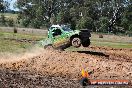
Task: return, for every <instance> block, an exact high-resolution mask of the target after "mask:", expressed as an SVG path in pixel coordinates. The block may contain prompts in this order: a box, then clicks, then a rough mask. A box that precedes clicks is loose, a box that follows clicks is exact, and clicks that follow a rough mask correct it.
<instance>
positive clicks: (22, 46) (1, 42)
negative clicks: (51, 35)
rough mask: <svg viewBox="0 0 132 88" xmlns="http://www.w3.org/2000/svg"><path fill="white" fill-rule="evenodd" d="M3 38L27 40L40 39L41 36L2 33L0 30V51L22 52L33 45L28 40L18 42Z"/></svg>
mask: <svg viewBox="0 0 132 88" xmlns="http://www.w3.org/2000/svg"><path fill="white" fill-rule="evenodd" d="M5 38H7V39H8V38H10V39H16V40H17V39H18V40H21V39H27V40H41V39H43V38H44V37H43V36H35V35H27V34H15V33H4V32H0V52H18V53H19V52H20V53H21V52H24V51H26V49H28V48H31V47H32V46H33V44H32V43H29V42H18V41H10V40H5Z"/></svg>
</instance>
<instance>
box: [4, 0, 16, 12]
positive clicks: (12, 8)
mask: <svg viewBox="0 0 132 88" xmlns="http://www.w3.org/2000/svg"><path fill="white" fill-rule="evenodd" d="M4 1H8V2H9V3H10V6H9V8H10V9H11V10H15V11H18V9H17V8H14V3H15V2H16V1H17V0H4Z"/></svg>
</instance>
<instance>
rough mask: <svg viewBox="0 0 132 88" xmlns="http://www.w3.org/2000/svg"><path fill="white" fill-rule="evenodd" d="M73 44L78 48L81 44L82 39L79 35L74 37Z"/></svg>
mask: <svg viewBox="0 0 132 88" xmlns="http://www.w3.org/2000/svg"><path fill="white" fill-rule="evenodd" d="M71 45H72V46H74V47H76V48H78V47H80V46H81V39H80V38H79V37H74V38H73V39H72V40H71Z"/></svg>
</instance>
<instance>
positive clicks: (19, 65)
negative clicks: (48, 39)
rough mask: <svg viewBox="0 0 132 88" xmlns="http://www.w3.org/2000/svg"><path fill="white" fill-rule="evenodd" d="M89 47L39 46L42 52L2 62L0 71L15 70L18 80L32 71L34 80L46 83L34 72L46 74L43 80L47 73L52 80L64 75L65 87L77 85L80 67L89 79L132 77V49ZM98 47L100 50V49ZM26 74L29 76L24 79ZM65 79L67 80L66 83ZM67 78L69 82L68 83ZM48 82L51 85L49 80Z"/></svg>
mask: <svg viewBox="0 0 132 88" xmlns="http://www.w3.org/2000/svg"><path fill="white" fill-rule="evenodd" d="M93 48H94V49H93ZM89 50H90V51H89ZM89 50H87V49H86V50H85V51H78V52H66V51H63V52H62V51H57V50H49V51H48V50H42V51H41V53H39V54H38V55H36V56H34V57H27V58H28V59H27V58H26V59H20V60H18V61H14V62H4V63H1V64H0V69H1V70H0V73H1V74H3V73H4V74H6V73H7V74H8V73H9V74H10V73H11V74H12V72H13V74H17V73H18V79H19V78H21V79H20V80H22V79H25V78H23V77H24V75H23V74H25V75H26V76H30V75H32V76H31V78H34V77H35V78H34V80H35V81H37V82H38V81H39V82H40V83H45V81H42V80H37V79H38V78H37V77H36V75H38V74H39V77H40V79H41V78H42V79H43V78H45V80H47V79H48V77H50V78H49V80H50V79H52V77H53V80H54V79H55V78H56V79H55V80H58V77H60V79H62V78H63V79H62V82H64V85H65V86H64V87H66V85H69V87H70V86H71V87H79V85H78V84H79V83H78V81H77V80H79V79H80V78H81V69H82V68H85V69H86V70H88V72H90V73H91V74H90V79H128V80H130V81H132V52H131V50H127V49H126V50H124V49H122V50H118V49H117V50H116V49H109V48H106V49H105V48H98V47H90V48H89ZM99 50H100V51H103V52H99ZM21 58H22V57H21ZM3 69H4V70H3ZM1 77H4V78H3V79H5V80H6V79H8V77H7V78H6V76H5V75H2V76H1ZM9 77H12V76H9ZM28 78H29V77H27V78H26V79H28ZM60 79H59V80H58V81H59V84H61V81H60ZM67 79H68V80H67ZM32 80H33V79H31V81H32ZM70 80H71V81H70ZM74 80H76V81H74ZM14 82H16V81H14ZM23 82H24V81H23ZM25 82H26V81H25ZM67 82H68V84H66V83H67ZM70 82H72V83H71V84H70ZM19 83H21V82H19ZM19 83H17V84H19ZM28 83H29V84H28V85H30V84H31V85H37V84H34V83H33V84H32V83H30V82H28ZM52 84H53V83H52ZM52 84H51V85H52ZM62 84H63V83H62ZM28 85H27V86H28ZM31 85H30V86H31ZM43 85H46V84H43ZM47 85H49V86H50V83H49V84H47ZM56 86H59V85H56ZM61 86H62V85H61Z"/></svg>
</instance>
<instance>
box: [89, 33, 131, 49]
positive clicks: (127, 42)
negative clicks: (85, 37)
mask: <svg viewBox="0 0 132 88" xmlns="http://www.w3.org/2000/svg"><path fill="white" fill-rule="evenodd" d="M91 44H92V45H96V46H107V47H112V48H132V37H127V36H115V35H104V38H99V36H98V35H97V34H92V37H91Z"/></svg>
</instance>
